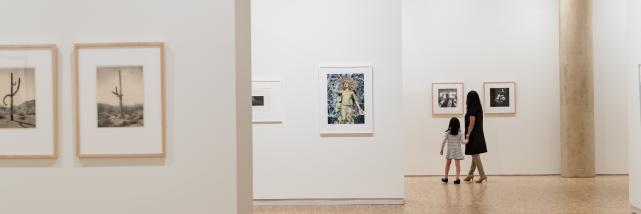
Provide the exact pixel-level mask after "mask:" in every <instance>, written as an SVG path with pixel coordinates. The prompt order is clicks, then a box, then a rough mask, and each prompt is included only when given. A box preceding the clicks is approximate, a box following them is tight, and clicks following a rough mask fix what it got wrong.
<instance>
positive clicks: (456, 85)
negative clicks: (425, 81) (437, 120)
mask: <svg viewBox="0 0 641 214" xmlns="http://www.w3.org/2000/svg"><path fill="white" fill-rule="evenodd" d="M447 93H449V94H447ZM464 93H465V84H464V83H463V82H433V83H432V115H462V114H463V113H465V94H464ZM451 96H454V98H450V97H451ZM446 102H447V104H446Z"/></svg>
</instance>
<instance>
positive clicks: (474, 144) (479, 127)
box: [465, 110, 487, 155]
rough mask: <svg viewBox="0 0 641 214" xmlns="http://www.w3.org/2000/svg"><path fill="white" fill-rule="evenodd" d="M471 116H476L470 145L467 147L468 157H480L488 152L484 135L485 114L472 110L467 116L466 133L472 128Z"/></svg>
mask: <svg viewBox="0 0 641 214" xmlns="http://www.w3.org/2000/svg"><path fill="white" fill-rule="evenodd" d="M470 116H474V117H475V118H476V119H475V120H474V129H472V133H470V138H469V140H470V141H469V143H468V144H467V145H465V154H466V155H478V154H482V153H486V152H487V146H486V145H485V134H484V133H483V113H482V112H480V111H478V110H470V111H468V112H467V113H466V114H465V133H467V131H468V127H469V126H470Z"/></svg>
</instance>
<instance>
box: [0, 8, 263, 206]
mask: <svg viewBox="0 0 641 214" xmlns="http://www.w3.org/2000/svg"><path fill="white" fill-rule="evenodd" d="M2 8H3V13H1V14H0V25H1V26H3V30H2V37H1V38H0V80H2V81H0V84H1V85H2V89H1V90H0V91H1V92H3V96H4V95H5V93H6V94H8V95H10V96H9V98H6V103H7V105H6V106H11V107H7V109H6V110H5V105H2V107H0V108H2V109H1V110H0V112H2V113H0V118H2V119H0V132H2V136H3V139H4V140H2V141H0V177H2V182H1V183H0V189H2V191H1V192H0V201H2V202H0V204H1V205H0V206H1V207H2V208H1V209H2V212H3V213H56V214H57V213H69V214H81V213H95V214H108V213H140V214H152V213H153V214H175V213H224V214H231V213H243V214H245V213H251V210H252V204H251V199H252V196H251V194H252V190H251V170H252V167H251V128H252V127H251V117H250V116H249V115H251V107H250V102H249V99H248V98H249V96H250V88H251V78H250V76H251V72H250V67H251V63H250V61H251V54H250V51H251V49H250V45H251V42H250V35H249V33H250V17H249V15H250V14H249V12H250V5H249V0H217V1H195V0H186V1H180V2H178V1H155V0H140V1H124V0H115V1H95V2H85V1H73V0H61V1H55V2H53V1H45V0H25V1H6V2H3V6H2ZM185 23H189V24H188V25H187V24H185ZM132 42H133V43H132ZM140 42H143V43H140ZM147 42H154V43H147ZM107 43H108V44H116V45H115V46H113V45H110V46H109V47H107V46H103V45H87V44H107ZM25 44H26V45H28V46H23V45H25ZM33 44H52V45H47V46H34V45H33ZM75 44H80V45H78V47H79V48H78V49H79V50H78V52H77V54H76V55H74V54H73V52H74V45H75ZM124 44H126V45H124ZM140 46H143V47H142V48H140ZM17 47H27V48H28V49H25V51H22V50H19V49H18V48H17ZM36 47H39V48H36ZM9 49H11V50H9ZM56 56H57V60H56ZM74 56H76V57H77V58H75V57H74ZM76 63H77V65H78V68H79V69H76V70H75V71H77V72H78V74H79V75H78V77H79V78H78V79H77V80H79V83H80V84H78V88H77V90H74V87H73V85H74V84H73V83H74V78H73V72H74V66H73V65H74V64H76ZM56 71H57V72H56ZM163 76H164V78H163ZM56 79H57V81H56ZM56 84H57V85H59V86H60V87H59V90H58V91H56ZM5 86H6V87H5ZM76 92H79V93H78V95H79V96H76ZM163 92H164V93H163ZM77 98H80V99H77ZM163 99H166V102H164V103H163ZM74 101H78V104H79V105H78V106H76V105H75V104H76V102H74ZM11 102H13V103H11ZM10 103H11V104H10ZM77 113H78V114H77ZM56 116H59V117H57V119H56ZM5 119H6V120H5ZM75 119H78V120H79V121H81V123H80V125H81V126H82V127H80V130H79V132H77V131H76V130H75V129H74V124H75V122H74V121H75ZM3 125H7V126H12V127H11V128H5V127H3ZM18 126H19V127H23V128H17V127H18ZM55 130H57V132H56V131H55ZM92 130H93V131H95V132H91V131H92ZM98 132H99V133H98ZM16 133H18V135H15V134H16ZM76 134H78V136H79V138H80V139H78V138H77V137H76ZM10 135H14V136H18V137H9V136H10ZM19 135H20V136H19ZM24 136H28V137H24ZM33 140H37V141H33ZM76 140H79V143H80V144H79V145H80V146H79V147H78V148H79V149H76V148H77V147H76V144H75V142H76ZM33 142H36V143H33ZM56 143H57V144H56ZM77 153H78V155H79V156H81V157H77V156H76V154H77ZM25 157H27V158H29V159H24V158H25ZM16 158H19V159H16Z"/></svg>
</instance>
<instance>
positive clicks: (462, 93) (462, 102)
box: [431, 82, 466, 115]
mask: <svg viewBox="0 0 641 214" xmlns="http://www.w3.org/2000/svg"><path fill="white" fill-rule="evenodd" d="M441 84H443V85H447V84H460V85H461V102H459V103H460V104H461V105H463V106H461V112H456V113H436V112H435V111H434V103H433V102H434V86H435V85H441ZM431 92H432V99H431V103H432V115H462V114H464V113H465V98H466V96H465V83H463V82H432V88H431Z"/></svg>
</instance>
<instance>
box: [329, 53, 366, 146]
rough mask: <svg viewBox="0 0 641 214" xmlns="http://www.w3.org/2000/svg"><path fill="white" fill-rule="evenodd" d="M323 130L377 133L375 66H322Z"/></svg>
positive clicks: (333, 132)
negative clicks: (374, 97)
mask: <svg viewBox="0 0 641 214" xmlns="http://www.w3.org/2000/svg"><path fill="white" fill-rule="evenodd" d="M319 73H320V75H319V80H318V81H319V92H320V96H319V98H320V102H319V105H320V107H321V108H320V110H321V112H320V132H321V134H352V133H360V134H372V133H374V118H373V115H374V110H373V107H374V105H373V103H374V102H373V95H372V93H373V91H372V87H373V77H372V66H370V65H364V66H321V67H320V72H319Z"/></svg>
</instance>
